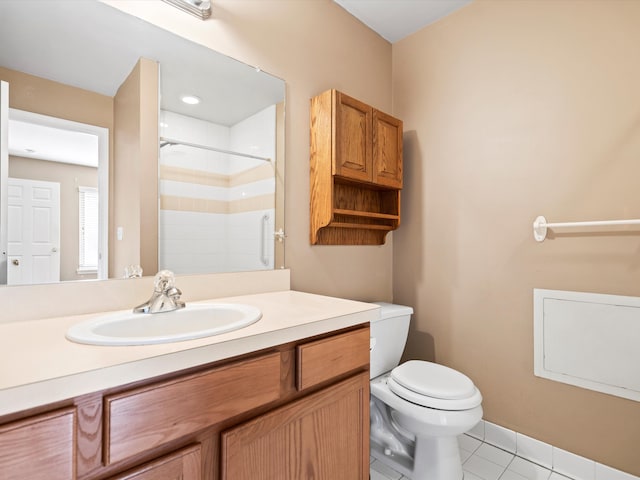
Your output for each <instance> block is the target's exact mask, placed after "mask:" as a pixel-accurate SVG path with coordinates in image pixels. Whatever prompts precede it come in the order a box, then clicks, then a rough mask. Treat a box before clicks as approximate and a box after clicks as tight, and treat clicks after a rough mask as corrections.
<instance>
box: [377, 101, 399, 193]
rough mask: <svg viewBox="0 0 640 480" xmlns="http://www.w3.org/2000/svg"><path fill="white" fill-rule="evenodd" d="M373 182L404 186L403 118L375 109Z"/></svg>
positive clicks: (395, 186) (389, 185)
mask: <svg viewBox="0 0 640 480" xmlns="http://www.w3.org/2000/svg"><path fill="white" fill-rule="evenodd" d="M373 183H376V184H378V185H384V186H387V187H392V188H402V120H398V119H397V118H395V117H392V116H391V115H387V114H386V113H383V112H380V111H378V110H373Z"/></svg>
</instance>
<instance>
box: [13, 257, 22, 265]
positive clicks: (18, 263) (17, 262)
mask: <svg viewBox="0 0 640 480" xmlns="http://www.w3.org/2000/svg"><path fill="white" fill-rule="evenodd" d="M11 263H13V264H14V265H20V260H18V259H17V258H14V259H13V261H12V262H11Z"/></svg>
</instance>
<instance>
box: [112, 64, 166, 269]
mask: <svg viewBox="0 0 640 480" xmlns="http://www.w3.org/2000/svg"><path fill="white" fill-rule="evenodd" d="M158 101H159V100H158V64H157V63H156V62H154V61H152V60H148V59H146V58H141V59H140V60H139V61H138V63H137V64H136V65H135V67H134V68H133V70H132V71H131V73H130V74H129V76H128V77H127V79H126V80H125V81H124V82H122V85H120V88H118V92H117V93H116V95H115V97H114V119H115V121H114V123H115V132H114V137H115V139H114V143H115V154H114V159H115V160H114V162H113V163H112V165H111V172H110V177H111V178H113V191H114V195H113V197H112V198H113V201H112V205H113V209H112V211H111V212H110V222H109V278H120V277H122V276H123V275H124V269H125V267H126V266H128V265H140V266H141V267H142V269H143V272H144V273H146V274H147V275H155V273H156V272H157V271H158V149H159V146H158V115H159V106H158ZM118 228H122V232H123V235H122V239H121V240H119V239H118V238H117V229H118Z"/></svg>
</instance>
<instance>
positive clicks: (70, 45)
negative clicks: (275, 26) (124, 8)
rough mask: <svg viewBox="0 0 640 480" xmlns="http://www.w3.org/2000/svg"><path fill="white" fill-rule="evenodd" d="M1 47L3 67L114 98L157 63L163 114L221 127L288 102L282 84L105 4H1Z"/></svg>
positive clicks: (33, 0) (69, 0) (12, 0)
mask: <svg viewBox="0 0 640 480" xmlns="http://www.w3.org/2000/svg"><path fill="white" fill-rule="evenodd" d="M175 14H176V15H187V14H186V13H184V12H180V11H178V10H176V13H175ZM194 21H196V20H195V19H194ZM197 21H200V20H197ZM0 46H1V47H0V66H4V67H7V68H10V69H13V70H18V71H22V72H25V73H29V74H31V75H35V76H39V77H43V78H47V79H49V80H54V81H57V82H61V83H65V84H68V85H72V86H76V87H79V88H83V89H86V90H90V91H93V92H98V93H101V94H103V95H108V96H113V95H114V94H115V93H116V91H117V90H118V88H119V86H120V85H121V84H122V82H123V81H124V80H125V79H126V77H127V76H128V75H129V72H131V70H132V68H133V67H134V66H135V64H136V62H137V61H138V59H139V58H140V57H145V58H148V59H151V60H156V61H158V62H159V63H160V77H161V78H160V83H161V90H162V96H161V105H162V108H163V109H166V110H170V111H172V112H176V113H181V114H184V115H189V116H192V117H196V118H201V119H204V120H208V121H211V122H214V123H219V124H222V125H234V124H235V123H237V122H238V121H239V120H243V119H245V118H247V117H248V116H250V115H252V114H254V113H256V112H258V111H260V110H262V109H264V108H266V107H267V106H269V105H273V104H274V103H278V102H280V101H282V100H283V99H284V82H283V81H282V80H280V79H277V78H275V77H272V76H270V75H267V74H265V73H263V72H262V73H260V72H256V69H255V68H253V67H250V66H249V65H246V64H244V63H241V62H238V61H236V60H233V59H231V58H229V57H226V56H224V55H221V54H219V53H217V52H214V51H213V50H211V49H209V48H206V47H204V46H202V45H197V44H195V43H192V42H190V41H188V40H185V39H184V38H182V37H179V36H177V35H174V34H172V33H170V32H168V31H166V30H163V29H161V28H158V27H156V26H154V25H151V24H149V23H147V22H144V21H142V20H140V19H139V18H136V17H133V16H131V15H128V14H126V13H124V12H121V11H120V10H117V9H115V8H113V7H111V6H108V5H105V4H103V3H101V2H95V1H79V0H48V1H41V0H0ZM9 88H11V86H9ZM185 94H193V95H196V96H198V97H200V98H201V99H202V103H201V104H200V105H198V106H196V107H194V106H187V105H185V104H183V103H182V102H181V101H180V100H179V97H180V96H181V95H185Z"/></svg>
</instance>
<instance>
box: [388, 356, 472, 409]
mask: <svg viewBox="0 0 640 480" xmlns="http://www.w3.org/2000/svg"><path fill="white" fill-rule="evenodd" d="M387 384H388V385H389V389H390V390H391V391H392V392H393V393H395V394H396V395H398V396H399V397H401V398H404V399H405V400H408V401H409V402H412V403H415V404H417V405H422V406H423V407H429V408H435V409H438V410H469V409H471V408H475V407H477V406H478V405H480V404H481V403H482V395H481V394H480V391H479V390H478V389H477V388H476V387H475V385H474V384H473V382H472V381H471V380H470V379H469V377H467V376H466V375H463V374H462V373H460V372H458V371H456V370H453V369H451V368H448V367H445V366H443V365H438V364H435V363H431V362H423V361H418V360H411V361H409V362H406V363H403V364H402V365H400V366H398V367H396V368H394V369H393V370H392V371H391V375H390V376H389V378H388V380H387Z"/></svg>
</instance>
